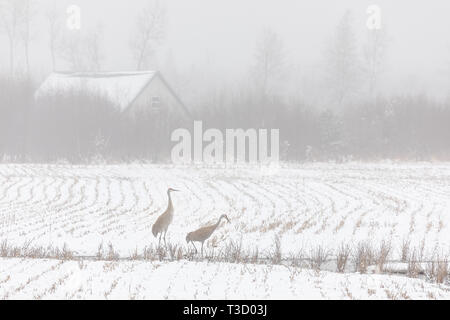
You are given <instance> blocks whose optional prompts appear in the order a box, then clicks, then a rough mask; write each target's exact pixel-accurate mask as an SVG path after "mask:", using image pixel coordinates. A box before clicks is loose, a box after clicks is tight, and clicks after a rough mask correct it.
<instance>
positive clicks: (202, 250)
mask: <svg viewBox="0 0 450 320" xmlns="http://www.w3.org/2000/svg"><path fill="white" fill-rule="evenodd" d="M203 244H204V242H202V258H203Z"/></svg>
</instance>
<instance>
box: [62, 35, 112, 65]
mask: <svg viewBox="0 0 450 320" xmlns="http://www.w3.org/2000/svg"><path fill="white" fill-rule="evenodd" d="M101 37H102V29H101V27H97V28H95V29H91V30H88V31H87V32H86V33H82V32H80V31H68V33H66V34H65V36H64V37H63V40H62V42H63V46H62V49H61V57H62V58H63V59H64V60H65V61H66V62H67V63H68V64H69V65H70V67H71V69H72V70H74V71H100V70H101V66H102V62H103V59H104V56H103V54H102V48H101Z"/></svg>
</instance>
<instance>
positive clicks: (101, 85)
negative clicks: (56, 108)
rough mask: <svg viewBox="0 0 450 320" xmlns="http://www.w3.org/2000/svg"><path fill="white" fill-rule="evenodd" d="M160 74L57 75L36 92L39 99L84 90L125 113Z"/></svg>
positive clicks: (106, 73)
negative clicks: (97, 95)
mask: <svg viewBox="0 0 450 320" xmlns="http://www.w3.org/2000/svg"><path fill="white" fill-rule="evenodd" d="M157 74H158V72H157V71H139V72H95V73H94V72H92V73H85V72H74V73H59V72H55V73H52V74H51V75H50V76H49V77H48V78H47V79H46V80H45V81H44V82H43V83H42V85H41V86H40V87H39V89H38V90H37V91H36V94H35V98H36V99H39V98H40V97H44V96H46V95H51V94H54V93H63V92H67V91H76V90H82V91H84V92H87V93H93V94H100V95H102V96H104V97H106V98H107V99H108V100H110V101H111V102H112V103H114V104H116V105H117V106H118V107H119V108H120V110H121V111H124V110H125V109H127V108H128V106H130V105H131V103H132V102H133V101H134V100H135V99H136V97H137V96H138V95H139V94H140V93H141V91H142V90H143V89H144V88H145V87H146V86H147V85H148V83H149V82H150V81H151V80H153V78H154V77H155V76H156V75H157Z"/></svg>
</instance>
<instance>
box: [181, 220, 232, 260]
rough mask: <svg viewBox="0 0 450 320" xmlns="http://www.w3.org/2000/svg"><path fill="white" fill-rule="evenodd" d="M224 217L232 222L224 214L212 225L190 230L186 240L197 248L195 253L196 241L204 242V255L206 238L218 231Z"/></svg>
mask: <svg viewBox="0 0 450 320" xmlns="http://www.w3.org/2000/svg"><path fill="white" fill-rule="evenodd" d="M222 219H226V220H227V221H228V223H229V222H230V219H228V217H227V216H226V215H225V214H224V215H222V216H221V217H220V219H219V221H218V222H217V223H216V224H215V225H212V226H209V227H204V228H200V229H198V230H197V231H194V232H190V233H188V235H187V236H186V242H187V243H188V244H189V242H191V243H192V245H193V246H194V248H195V253H197V252H198V251H197V248H196V247H195V244H194V242H201V243H202V256H203V245H204V243H205V241H206V240H208V239H209V238H210V237H211V235H212V234H213V233H214V231H216V229H217V228H218V227H219V225H220V223H221V222H222Z"/></svg>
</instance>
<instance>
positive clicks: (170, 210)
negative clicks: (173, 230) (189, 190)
mask: <svg viewBox="0 0 450 320" xmlns="http://www.w3.org/2000/svg"><path fill="white" fill-rule="evenodd" d="M167 197H168V198H169V203H168V204H167V212H170V214H172V212H173V204H172V197H171V196H170V192H167Z"/></svg>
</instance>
